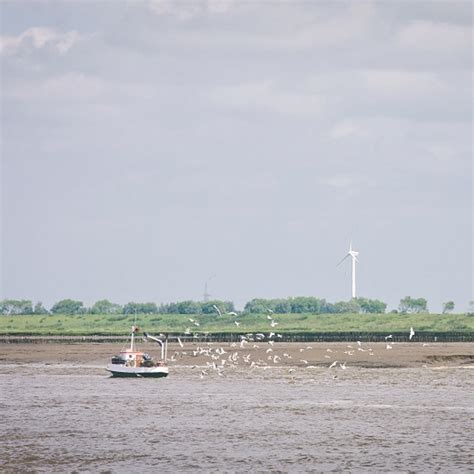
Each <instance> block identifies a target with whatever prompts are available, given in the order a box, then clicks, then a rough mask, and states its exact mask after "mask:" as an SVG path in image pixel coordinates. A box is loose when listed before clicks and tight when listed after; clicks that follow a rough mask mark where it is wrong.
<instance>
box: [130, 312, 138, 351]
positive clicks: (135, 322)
mask: <svg viewBox="0 0 474 474" xmlns="http://www.w3.org/2000/svg"><path fill="white" fill-rule="evenodd" d="M136 330H137V310H135V321H134V322H133V326H132V339H131V343H130V351H131V352H135V347H134V342H135V331H136Z"/></svg>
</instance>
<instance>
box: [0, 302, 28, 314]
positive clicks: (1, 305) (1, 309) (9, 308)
mask: <svg viewBox="0 0 474 474" xmlns="http://www.w3.org/2000/svg"><path fill="white" fill-rule="evenodd" d="M0 314H8V315H9V314H33V304H32V302H31V300H3V301H1V302H0Z"/></svg>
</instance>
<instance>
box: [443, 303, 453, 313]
mask: <svg viewBox="0 0 474 474" xmlns="http://www.w3.org/2000/svg"><path fill="white" fill-rule="evenodd" d="M453 309H454V301H447V302H446V303H443V314H446V313H449V312H450V311H452V310H453Z"/></svg>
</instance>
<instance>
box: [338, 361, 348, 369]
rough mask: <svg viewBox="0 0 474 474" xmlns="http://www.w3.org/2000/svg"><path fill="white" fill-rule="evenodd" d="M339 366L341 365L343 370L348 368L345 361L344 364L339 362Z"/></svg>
mask: <svg viewBox="0 0 474 474" xmlns="http://www.w3.org/2000/svg"><path fill="white" fill-rule="evenodd" d="M339 367H341V369H342V370H346V369H347V367H346V363H345V362H344V364H339Z"/></svg>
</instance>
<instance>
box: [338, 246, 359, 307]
mask: <svg viewBox="0 0 474 474" xmlns="http://www.w3.org/2000/svg"><path fill="white" fill-rule="evenodd" d="M357 255H359V252H356V251H355V250H352V240H351V242H350V244H349V251H348V252H347V254H346V256H345V257H344V258H343V259H342V260H341V261H340V262H339V263H338V264H337V265H336V266H339V265H340V264H341V263H342V262H343V261H344V260H345V259H346V258H348V257H352V298H355V297H356V262H358V261H359V260H357Z"/></svg>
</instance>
